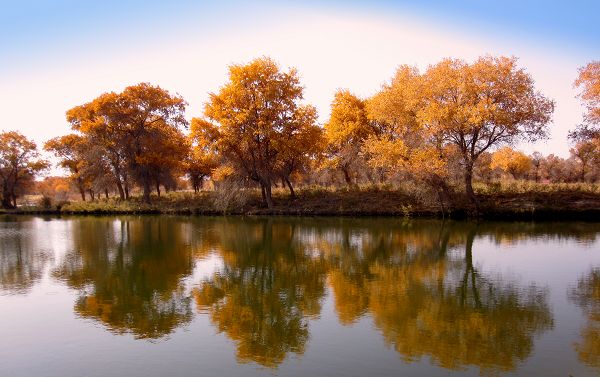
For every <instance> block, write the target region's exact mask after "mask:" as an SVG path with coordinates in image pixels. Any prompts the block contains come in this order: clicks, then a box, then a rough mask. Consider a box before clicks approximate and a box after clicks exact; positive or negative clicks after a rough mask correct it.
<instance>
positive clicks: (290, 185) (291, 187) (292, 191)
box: [283, 177, 296, 199]
mask: <svg viewBox="0 0 600 377" xmlns="http://www.w3.org/2000/svg"><path fill="white" fill-rule="evenodd" d="M283 180H284V182H285V183H286V184H287V187H288V188H289V189H290V197H291V198H292V199H296V193H295V192H294V187H293V186H292V182H290V179H289V178H288V177H284V178H283Z"/></svg>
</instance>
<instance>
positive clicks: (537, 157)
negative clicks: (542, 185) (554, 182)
mask: <svg viewBox="0 0 600 377" xmlns="http://www.w3.org/2000/svg"><path fill="white" fill-rule="evenodd" d="M529 159H530V160H531V167H532V170H533V177H534V178H533V179H534V180H535V182H539V180H540V167H541V166H542V161H543V160H544V156H543V155H542V154H541V153H540V152H538V151H535V152H533V153H532V154H531V155H530V156H529Z"/></svg>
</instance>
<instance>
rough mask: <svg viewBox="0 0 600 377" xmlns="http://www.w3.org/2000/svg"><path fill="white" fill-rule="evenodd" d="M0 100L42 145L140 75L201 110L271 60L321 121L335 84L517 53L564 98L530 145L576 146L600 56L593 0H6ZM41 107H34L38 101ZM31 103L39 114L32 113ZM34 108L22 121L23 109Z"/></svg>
mask: <svg viewBox="0 0 600 377" xmlns="http://www.w3.org/2000/svg"><path fill="white" fill-rule="evenodd" d="M0 6H1V8H0V9H2V11H1V12H0V82H2V83H3V85H2V86H0V103H1V104H2V105H0V106H2V107H3V108H2V110H3V113H4V114H9V115H8V116H7V122H5V123H3V126H2V127H1V128H3V129H5V130H7V129H19V130H21V131H22V132H23V133H25V134H26V135H28V136H30V137H33V138H34V139H36V141H38V142H40V143H41V142H43V141H44V140H45V139H47V138H49V137H52V136H55V135H58V134H62V133H65V132H68V125H67V124H66V122H65V121H64V113H65V111H66V110H67V109H68V108H70V107H72V106H75V105H77V104H80V103H82V102H85V101H88V100H90V99H92V98H94V97H95V96H97V95H99V94H100V93H102V92H104V91H108V90H120V89H122V88H123V87H124V86H126V85H129V84H134V83H137V82H139V81H149V82H152V83H156V84H159V85H161V86H163V87H165V88H167V89H169V90H172V91H177V92H179V93H181V94H182V95H184V97H185V98H186V99H187V100H188V101H189V102H190V106H189V108H188V116H189V117H190V118H191V117H192V116H197V115H200V114H201V112H202V103H203V101H204V100H205V99H206V96H207V93H208V92H210V91H215V90H217V89H218V86H219V85H221V84H222V83H223V82H224V80H225V79H226V76H225V75H226V67H227V65H228V64H231V63H234V62H240V61H247V60H250V59H252V58H254V57H257V56H260V55H270V56H272V57H273V58H274V59H275V60H277V61H279V62H281V64H282V66H284V67H287V66H295V67H297V68H298V70H299V71H300V74H301V75H302V76H303V82H304V84H305V86H306V100H307V101H309V102H311V103H314V104H315V105H316V106H317V108H318V109H319V112H320V115H321V120H322V121H323V120H324V119H326V117H327V115H328V110H329V109H328V104H329V102H330V101H331V98H332V96H333V93H334V91H335V89H337V88H339V87H347V88H349V89H350V90H352V91H355V92H356V93H358V94H360V95H363V96H368V95H371V94H373V93H374V92H375V91H376V90H377V89H378V88H379V87H380V85H381V84H382V83H383V82H385V81H386V80H388V79H389V78H390V77H391V76H392V74H393V72H394V69H395V67H397V66H398V65H400V64H404V63H408V64H415V65H417V66H419V67H420V68H425V67H426V66H427V65H428V64H433V63H435V62H436V61H438V60H439V59H441V58H443V57H448V56H452V57H456V58H464V59H466V60H472V59H474V58H476V57H477V56H480V55H484V54H494V55H498V54H504V55H515V56H518V57H519V58H520V62H521V64H522V66H524V67H525V68H526V69H527V70H528V71H529V72H530V73H531V74H532V76H533V77H534V79H535V80H536V82H537V84H538V87H539V88H540V90H542V91H543V92H544V93H545V94H547V95H548V96H550V97H552V98H554V99H555V100H556V102H557V111H556V115H555V122H554V123H555V124H554V125H553V126H552V139H551V140H550V141H549V142H546V143H541V144H539V145H533V146H522V147H523V149H524V150H526V151H531V150H533V149H539V150H541V151H542V152H543V153H552V152H556V153H559V154H562V155H566V154H568V144H567V143H566V141H565V136H566V132H567V131H568V129H569V128H572V127H573V126H574V125H575V124H577V123H578V122H580V121H581V112H582V109H581V107H580V105H579V103H578V102H577V101H576V100H575V99H574V96H575V95H576V92H575V91H574V89H573V88H572V82H573V79H574V78H575V76H576V70H577V67H579V66H582V65H584V64H586V63H587V62H589V61H591V60H597V59H600V43H599V42H600V27H598V26H597V23H598V22H597V15H598V14H600V2H593V1H569V2H566V1H565V2H555V1H537V0H535V1H527V0H522V1H494V2H493V1H483V0H479V1H475V0H472V1H468V0H460V1H433V0H425V1H415V2H409V1H370V2H361V1H352V0H351V1H346V2H340V1H329V2H328V1H324V2H323V1H307V2H301V3H300V2H275V1H270V2H268V1H263V2H261V1H254V2H241V1H238V2H233V1H230V2H218V3H216V2H215V3H212V4H207V3H202V2H198V1H168V2H167V1H156V0H149V1H131V0H130V1H126V0H125V1H124V0H121V1H114V0H108V1H97V2H92V1H81V0H80V1H75V0H57V1H30V0H22V1H2V0H0ZM32 107H33V108H37V109H38V110H37V111H31V108H32ZM28 109H29V110H28ZM24 112H25V113H26V114H28V116H26V117H23V113H24Z"/></svg>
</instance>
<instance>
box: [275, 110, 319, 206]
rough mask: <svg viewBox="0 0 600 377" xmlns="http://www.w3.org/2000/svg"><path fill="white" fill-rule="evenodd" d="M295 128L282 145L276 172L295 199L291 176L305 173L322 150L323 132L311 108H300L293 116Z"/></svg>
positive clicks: (315, 111)
mask: <svg viewBox="0 0 600 377" xmlns="http://www.w3.org/2000/svg"><path fill="white" fill-rule="evenodd" d="M294 124H295V125H296V126H295V128H292V129H290V132H289V133H288V135H286V137H287V139H288V140H285V142H284V143H283V144H282V148H281V156H280V157H281V158H280V160H279V162H278V168H277V170H278V172H279V175H280V176H281V179H282V181H283V183H285V185H286V186H287V187H288V189H289V190H290V196H291V197H292V198H296V193H295V191H294V187H293V185H292V178H291V177H292V174H294V173H296V172H301V171H307V170H308V169H310V168H311V163H312V162H314V161H315V160H316V159H317V158H318V156H319V154H320V153H321V151H322V149H323V144H324V140H323V131H322V129H321V128H320V127H319V126H318V125H317V109H316V108H314V107H313V106H300V107H299V108H298V110H297V111H296V112H295V114H294Z"/></svg>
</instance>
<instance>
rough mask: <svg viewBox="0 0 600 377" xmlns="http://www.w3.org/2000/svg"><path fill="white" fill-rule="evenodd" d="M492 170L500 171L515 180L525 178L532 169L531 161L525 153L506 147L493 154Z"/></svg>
mask: <svg viewBox="0 0 600 377" xmlns="http://www.w3.org/2000/svg"><path fill="white" fill-rule="evenodd" d="M490 167H491V168H492V169H500V170H502V171H503V172H505V173H508V174H510V175H511V176H512V177H513V178H514V179H518V178H519V177H523V176H525V175H526V174H527V172H529V170H530V169H531V159H530V158H529V156H527V155H526V154H525V153H523V152H520V151H516V150H514V149H512V148H510V147H504V148H501V149H499V150H497V151H496V152H494V154H492V162H491V164H490Z"/></svg>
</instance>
